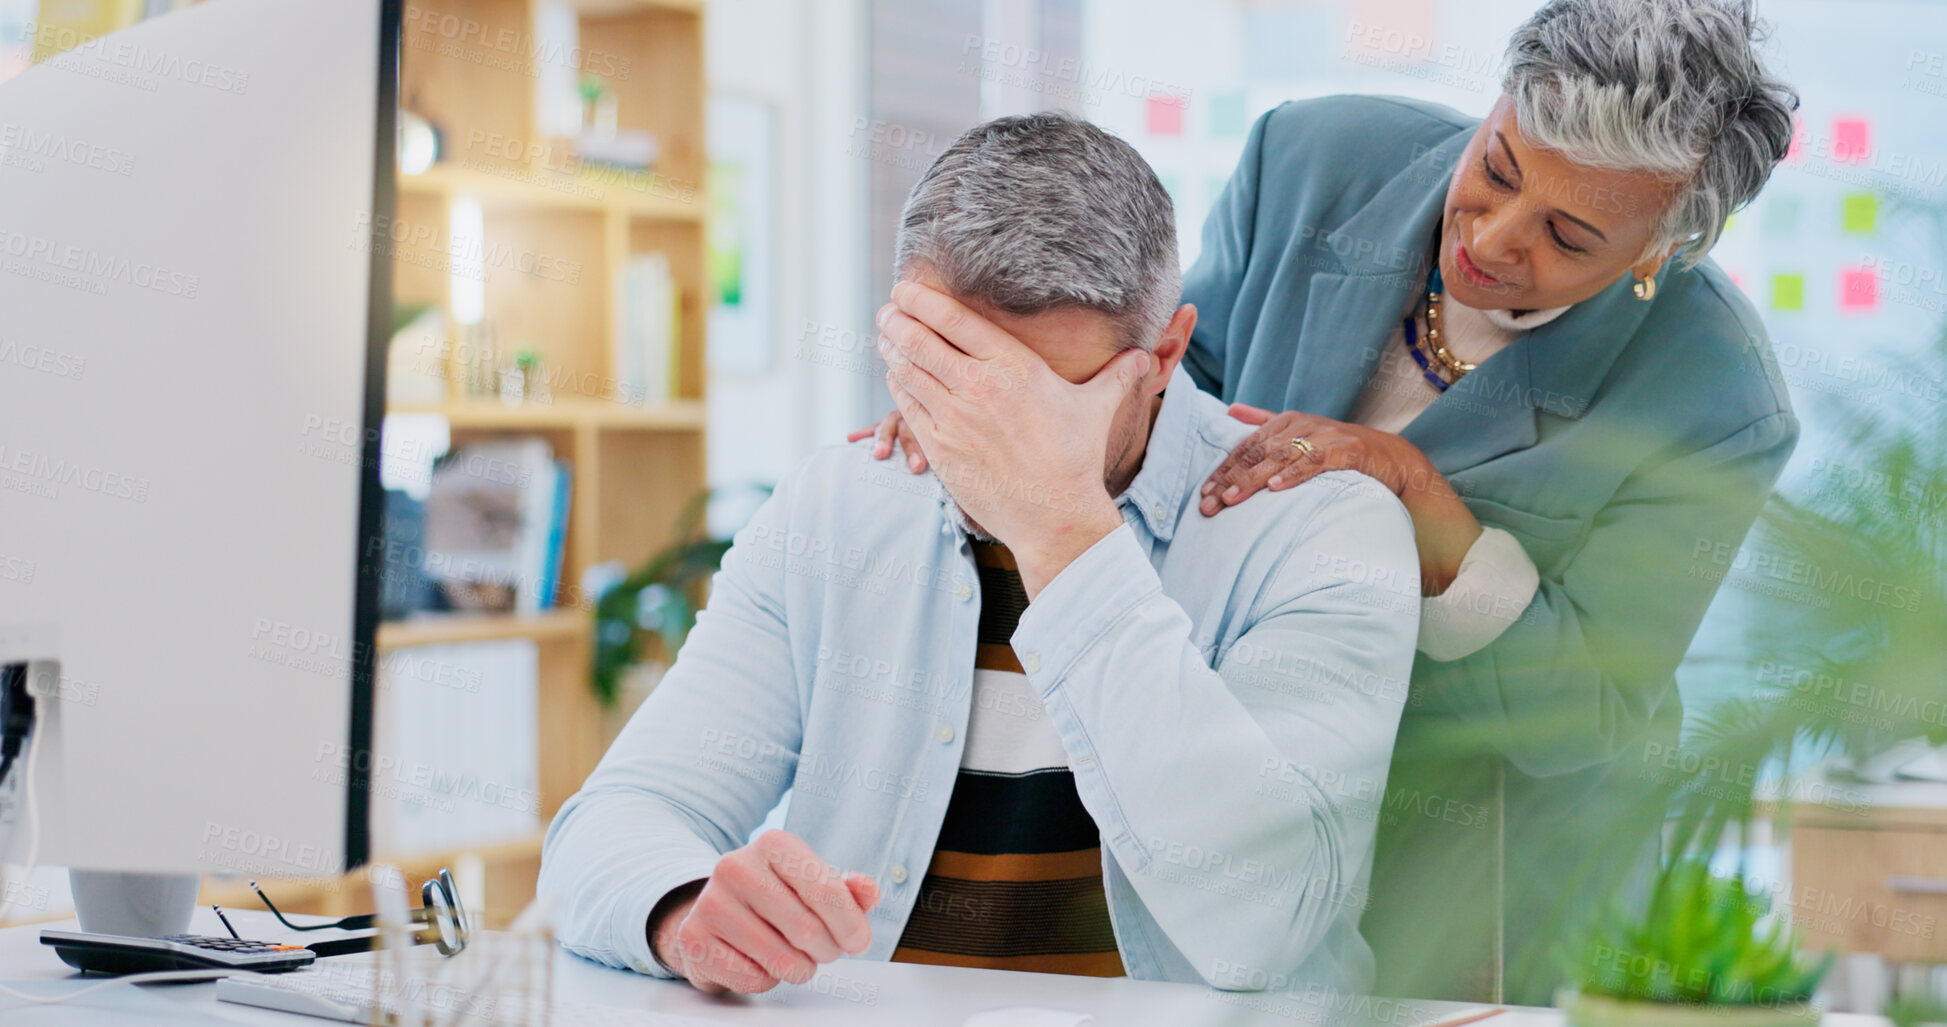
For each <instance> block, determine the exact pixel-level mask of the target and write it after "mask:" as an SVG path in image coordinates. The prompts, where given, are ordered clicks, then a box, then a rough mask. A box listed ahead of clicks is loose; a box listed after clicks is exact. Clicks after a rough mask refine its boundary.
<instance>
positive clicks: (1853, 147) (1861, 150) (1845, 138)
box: [1832, 118, 1871, 164]
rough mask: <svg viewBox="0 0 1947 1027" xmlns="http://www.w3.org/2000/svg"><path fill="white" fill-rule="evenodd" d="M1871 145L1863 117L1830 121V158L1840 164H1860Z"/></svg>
mask: <svg viewBox="0 0 1947 1027" xmlns="http://www.w3.org/2000/svg"><path fill="white" fill-rule="evenodd" d="M1870 145H1871V131H1870V129H1868V128H1867V125H1866V119H1865V118H1840V119H1838V120H1837V121H1834V122H1833V123H1832V159H1833V160H1836V161H1838V162H1839V163H1841V164H1862V163H1864V162H1865V160H1866V153H1867V149H1868V148H1869V146H1870Z"/></svg>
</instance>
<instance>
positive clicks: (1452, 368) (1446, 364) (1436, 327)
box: [1406, 288, 1480, 385]
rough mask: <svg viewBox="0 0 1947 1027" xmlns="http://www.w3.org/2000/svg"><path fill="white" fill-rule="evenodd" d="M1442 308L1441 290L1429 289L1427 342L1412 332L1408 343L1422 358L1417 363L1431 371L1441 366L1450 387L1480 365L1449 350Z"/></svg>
mask: <svg viewBox="0 0 1947 1027" xmlns="http://www.w3.org/2000/svg"><path fill="white" fill-rule="evenodd" d="M1441 306H1442V297H1441V295H1440V290H1438V289H1433V288H1429V289H1427V293H1426V341H1425V342H1424V343H1422V342H1421V341H1420V340H1419V339H1417V338H1414V336H1413V333H1412V332H1408V333H1406V341H1407V344H1408V345H1409V346H1410V347H1411V348H1412V349H1413V350H1414V355H1415V356H1417V357H1420V360H1419V361H1417V362H1418V363H1419V364H1421V365H1422V366H1423V367H1427V368H1429V369H1430V367H1431V365H1434V364H1437V365H1439V368H1440V377H1441V378H1442V379H1443V380H1445V381H1446V383H1447V384H1448V385H1452V384H1453V383H1454V382H1457V381H1459V380H1460V379H1461V378H1462V377H1464V376H1465V375H1466V374H1467V372H1469V371H1472V370H1473V369H1474V368H1476V367H1479V366H1480V365H1479V364H1475V363H1471V362H1469V361H1466V360H1462V359H1460V358H1459V357H1457V356H1454V354H1453V351H1451V350H1449V349H1447V345H1446V343H1445V341H1443V339H1442V332H1441V326H1440V309H1441Z"/></svg>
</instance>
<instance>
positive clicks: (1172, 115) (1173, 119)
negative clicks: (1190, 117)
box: [1149, 96, 1183, 136]
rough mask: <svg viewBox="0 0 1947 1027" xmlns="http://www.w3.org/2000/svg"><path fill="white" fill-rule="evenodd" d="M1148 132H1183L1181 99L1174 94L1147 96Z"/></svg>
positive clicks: (1165, 133) (1162, 133)
mask: <svg viewBox="0 0 1947 1027" xmlns="http://www.w3.org/2000/svg"><path fill="white" fill-rule="evenodd" d="M1149 134H1150V135H1153V136H1180V135H1182V134H1183V100H1182V99H1181V98H1179V97H1175V96H1152V97H1150V98H1149Z"/></svg>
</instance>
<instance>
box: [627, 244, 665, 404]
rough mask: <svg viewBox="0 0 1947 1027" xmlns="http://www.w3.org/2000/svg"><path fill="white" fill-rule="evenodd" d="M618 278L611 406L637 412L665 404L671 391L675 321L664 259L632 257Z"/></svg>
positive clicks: (660, 256) (657, 255)
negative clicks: (634, 409)
mask: <svg viewBox="0 0 1947 1027" xmlns="http://www.w3.org/2000/svg"><path fill="white" fill-rule="evenodd" d="M620 275H621V281H620V282H619V283H618V286H617V288H616V290H615V302H616V316H615V328H614V332H613V335H612V337H611V346H612V352H611V354H610V359H611V360H612V362H613V364H614V368H615V399H616V402H618V403H622V404H624V405H627V406H637V407H641V406H654V405H656V404H659V403H667V402H668V401H669V400H670V398H671V396H672V394H673V391H674V390H673V384H674V382H675V360H676V338H677V329H678V317H679V313H678V304H677V289H676V280H675V278H674V277H673V276H672V275H671V274H670V270H669V257H668V255H666V254H662V253H641V254H637V255H635V256H633V257H630V258H629V260H628V262H627V263H625V264H624V265H623V267H622V269H621V271H620Z"/></svg>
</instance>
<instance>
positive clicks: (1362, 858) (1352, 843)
mask: <svg viewBox="0 0 1947 1027" xmlns="http://www.w3.org/2000/svg"><path fill="white" fill-rule="evenodd" d="M1250 430H1251V429H1250V428H1248V427H1246V426H1245V425H1243V424H1241V423H1239V422H1237V421H1235V420H1232V419H1231V418H1230V417H1228V416H1226V413H1225V407H1224V405H1223V403H1221V402H1219V401H1218V400H1216V399H1215V398H1213V397H1211V396H1209V395H1208V394H1206V393H1204V392H1201V391H1199V390H1198V389H1197V387H1196V385H1195V384H1194V383H1193V382H1192V381H1191V380H1190V377H1189V375H1188V373H1187V372H1185V371H1183V370H1181V369H1178V370H1177V372H1176V374H1175V377H1174V378H1172V379H1171V381H1170V384H1169V386H1168V387H1167V388H1166V389H1165V391H1164V395H1163V402H1162V405H1161V409H1160V410H1159V412H1158V414H1157V417H1156V420H1155V425H1154V427H1153V429H1152V432H1151V435H1150V439H1149V445H1148V449H1147V451H1146V454H1145V457H1144V460H1143V465H1142V469H1141V471H1140V472H1139V473H1138V474H1137V475H1136V478H1135V480H1134V481H1133V482H1132V483H1131V484H1130V486H1129V488H1128V489H1127V490H1126V491H1125V492H1124V493H1123V494H1122V495H1121V496H1120V497H1118V499H1117V502H1118V504H1119V506H1120V507H1121V510H1122V515H1123V521H1124V524H1123V526H1122V527H1120V528H1117V529H1116V530H1115V531H1113V532H1111V533H1110V534H1109V535H1107V536H1106V537H1104V538H1103V539H1101V540H1100V541H1099V542H1097V543H1096V544H1095V545H1094V546H1093V547H1091V548H1090V549H1088V550H1087V551H1086V552H1085V553H1083V554H1082V555H1081V556H1080V557H1079V558H1078V559H1076V560H1075V562H1074V563H1072V564H1070V565H1069V566H1068V567H1067V568H1066V569H1065V570H1063V571H1062V572H1061V574H1060V575H1058V576H1057V577H1056V578H1055V579H1054V581H1052V582H1051V583H1049V585H1048V586H1047V588H1046V589H1045V590H1043V591H1042V592H1041V594H1040V595H1039V596H1037V597H1036V598H1035V600H1034V602H1033V603H1032V604H1030V605H1029V607H1028V608H1027V610H1026V611H1025V612H1024V613H1023V614H1022V616H1021V619H1020V624H1019V627H1018V629H1017V630H1016V631H1015V633H1014V636H1013V639H1012V643H1013V648H1014V650H1015V652H1016V653H1017V654H1018V655H1019V657H1020V659H1021V666H1022V667H1023V668H1024V669H1025V670H1026V673H1027V676H1028V678H1029V680H1030V682H1031V683H1032V684H1033V686H1034V688H1035V690H1036V692H1037V693H1038V694H1039V696H1040V698H1041V702H1042V704H1043V706H1044V707H1045V710H1046V713H1047V716H1048V717H1049V718H1050V720H1051V722H1052V723H1053V725H1054V727H1055V728H1056V730H1057V731H1058V732H1059V734H1060V736H1061V739H1062V744H1063V746H1064V747H1065V748H1066V749H1067V751H1068V755H1069V760H1070V766H1071V767H1072V768H1073V770H1074V774H1075V785H1076V789H1077V790H1078V791H1079V792H1080V795H1081V800H1082V803H1083V805H1084V806H1085V807H1086V808H1087V809H1088V811H1089V814H1090V815H1091V816H1092V817H1093V818H1094V820H1095V823H1096V825H1097V827H1098V829H1099V830H1100V832H1101V838H1102V857H1103V858H1102V870H1103V877H1104V885H1105V887H1106V889H1107V892H1108V902H1109V912H1110V917H1111V919H1112V921H1113V924H1114V928H1115V938H1116V946H1117V948H1118V949H1119V950H1120V951H1121V954H1122V961H1123V965H1124V966H1125V967H1126V968H1127V970H1128V972H1129V974H1130V976H1132V977H1137V978H1144V979H1150V980H1174V981H1205V982H1208V983H1209V984H1211V985H1213V986H1216V987H1220V988H1226V989H1238V990H1245V989H1261V988H1267V987H1270V988H1288V987H1297V988H1313V987H1316V988H1328V989H1336V990H1340V991H1347V992H1359V991H1364V990H1365V989H1366V988H1367V987H1369V985H1370V982H1371V979H1372V972H1373V966H1372V956H1371V952H1370V950H1369V949H1368V948H1367V946H1366V943H1365V941H1364V940H1363V939H1362V938H1361V937H1360V935H1359V931H1358V921H1359V914H1360V911H1361V910H1362V909H1363V908H1364V906H1365V898H1366V880H1367V875H1368V873H1369V869H1370V866H1371V861H1372V844H1373V835H1374V832H1375V829H1376V826H1377V825H1376V818H1377V817H1378V816H1380V815H1381V813H1382V811H1383V810H1382V807H1383V795H1384V789H1385V776H1386V768H1387V763H1388V759H1389V757H1390V755H1391V752H1392V746H1393V735H1394V732H1395V730H1396V728H1397V725H1398V722H1399V717H1400V711H1401V708H1402V706H1403V705H1404V703H1405V700H1406V682H1407V680H1408V677H1409V674H1410V672H1411V669H1412V663H1413V651H1414V642H1415V633H1416V631H1417V629H1418V624H1419V563H1418V558H1417V556H1416V555H1415V550H1414V542H1413V529H1412V524H1411V522H1410V520H1409V519H1408V517H1407V514H1406V511H1405V508H1404V507H1402V506H1401V505H1400V502H1399V500H1398V498H1397V497H1395V496H1394V495H1393V494H1392V493H1391V492H1390V491H1388V490H1387V489H1386V488H1385V487H1384V486H1383V485H1381V484H1379V483H1378V482H1376V481H1373V480H1372V479H1370V478H1367V477H1364V476H1362V475H1358V474H1354V473H1351V472H1344V471H1337V472H1331V473H1327V474H1322V475H1320V476H1318V477H1317V478H1314V479H1312V480H1311V481H1309V482H1307V483H1305V484H1303V485H1300V486H1298V487H1295V488H1292V489H1289V490H1286V491H1282V492H1265V493H1261V494H1259V495H1258V496H1256V497H1254V498H1252V499H1250V500H1249V501H1247V502H1245V503H1243V504H1241V505H1239V506H1237V507H1235V508H1232V509H1230V510H1227V511H1225V512H1224V513H1222V514H1221V515H1220V516H1218V517H1215V518H1206V517H1204V516H1203V515H1202V514H1200V513H1198V512H1197V509H1196V505H1197V499H1198V496H1197V487H1198V485H1199V484H1200V483H1201V482H1202V481H1203V480H1204V478H1205V476H1206V475H1207V474H1208V473H1209V472H1210V471H1211V470H1212V469H1213V468H1214V467H1215V466H1216V465H1217V463H1218V462H1219V461H1221V460H1222V459H1223V457H1224V455H1225V454H1226V453H1228V452H1229V451H1230V450H1231V448H1232V447H1233V446H1234V445H1235V444H1236V443H1237V442H1238V441H1240V440H1241V439H1242V438H1243V437H1244V436H1245V435H1247V434H1248V433H1249V432H1250ZM969 538H970V536H969V531H968V527H967V523H966V521H965V520H964V518H963V517H962V516H961V515H960V513H959V510H958V507H957V506H955V504H953V502H952V501H951V500H950V499H949V498H948V497H947V495H946V493H945V490H944V489H943V488H942V487H941V486H940V484H939V483H938V481H937V480H936V479H935V478H934V477H933V476H932V475H931V473H930V472H929V473H928V474H924V475H918V476H915V475H912V474H909V473H908V472H907V471H906V469H905V467H904V466H903V465H901V464H899V463H897V462H896V461H895V462H890V463H881V462H878V461H875V460H873V459H872V458H871V455H870V442H869V441H867V442H861V443H858V444H855V445H852V446H836V447H832V448H829V449H825V450H823V451H821V452H819V453H817V454H815V455H813V456H812V457H811V458H810V459H809V460H807V461H805V463H804V464H802V465H800V466H799V467H798V468H797V469H795V470H794V471H793V472H792V473H791V474H790V475H788V476H787V478H786V479H785V480H784V481H783V482H782V483H780V484H779V486H778V488H777V491H776V493H775V494H774V495H773V496H772V497H771V498H770V500H769V501H768V502H766V503H765V504H764V506H763V507H762V509H760V510H759V511H758V513H757V514H756V516H755V517H754V518H753V519H752V520H751V522H750V523H749V524H748V525H746V526H745V527H744V529H743V530H742V531H740V532H738V533H737V537H736V540H735V545H734V547H733V548H732V549H731V551H730V553H729V554H728V555H727V556H726V557H725V559H724V563H723V568H722V570H721V571H720V572H719V573H718V574H717V576H716V577H715V579H714V581H713V584H712V589H711V594H710V602H709V606H708V608H707V609H706V610H704V611H703V612H702V613H701V614H700V615H699V616H698V618H697V624H696V628H695V629H694V630H693V631H692V632H691V633H690V636H689V640H688V641H687V642H686V643H685V644H684V646H683V649H682V652H681V653H680V654H679V655H678V657H677V659H676V662H675V664H674V665H673V666H672V667H671V668H670V670H669V672H668V674H667V675H666V676H665V677H664V678H663V680H662V683H661V684H660V685H659V686H658V687H657V688H656V690H655V691H654V692H653V693H652V694H651V695H650V696H649V698H648V699H647V700H646V701H645V702H644V703H643V705H642V707H641V709H640V710H639V711H638V712H637V713H636V714H635V716H634V717H633V718H632V719H631V720H630V721H629V724H628V726H627V727H626V728H625V729H624V730H623V732H622V734H621V736H620V737H619V738H617V739H616V742H615V744H614V746H613V747H611V748H610V749H609V751H608V754H607V755H606V756H604V757H603V759H602V762H601V765H600V766H599V767H597V768H596V770H595V771H594V773H593V774H591V775H589V778H588V781H587V783H586V784H585V785H584V786H583V787H582V790H581V791H580V792H578V793H576V794H575V795H574V796H573V797H571V798H570V799H569V800H568V801H567V803H566V804H565V805H563V806H562V807H561V811H560V813H559V814H558V815H557V816H556V817H555V820H554V823H553V825H552V826H551V827H550V828H549V830H548V835H547V842H546V847H545V850H544V852H543V856H542V866H541V890H542V892H543V893H544V894H546V895H547V896H549V897H550V898H551V900H552V901H553V902H554V904H555V910H556V921H557V924H556V928H557V931H558V934H559V936H560V939H561V941H562V943H563V944H565V945H566V946H567V947H568V948H569V949H570V950H572V951H574V952H576V953H578V954H580V955H582V956H585V957H587V958H591V959H595V960H599V961H601V962H603V963H607V964H610V965H612V966H617V967H629V968H633V969H635V970H639V971H641V972H643V973H647V974H654V975H657V976H668V973H667V971H665V970H664V969H663V968H662V967H661V966H660V965H659V964H658V963H657V961H656V960H655V958H654V956H652V955H651V953H650V949H649V943H648V938H647V932H646V926H647V921H648V917H649V913H650V910H651V909H652V908H653V907H654V906H655V905H656V902H657V900H659V899H661V898H662V897H663V896H664V895H665V894H667V893H668V892H669V891H670V890H671V889H674V888H676V887H677V886H679V885H682V884H684V883H685V882H688V881H693V880H697V879H699V878H703V877H708V876H709V874H710V871H711V869H712V867H713V866H714V865H715V864H716V861H717V859H718V857H719V856H720V855H721V854H722V853H725V852H728V851H730V850H731V849H734V848H737V847H739V846H741V845H743V844H745V842H746V841H747V840H748V839H749V837H750V835H751V834H752V832H753V831H754V830H755V829H756V828H757V827H758V826H759V825H760V824H761V823H763V821H764V820H765V817H766V815H767V814H769V813H770V812H771V811H772V810H773V808H774V807H777V806H778V804H779V802H780V801H781V800H782V799H784V797H785V795H786V792H787V790H788V791H789V792H790V793H791V797H790V802H789V805H788V808H787V812H786V814H785V816H784V828H785V830H788V831H790V832H792V833H793V834H796V835H798V836H800V837H802V838H803V839H804V840H805V841H806V842H808V843H809V844H810V846H811V848H812V849H813V850H814V851H815V852H816V853H817V854H818V855H819V857H821V858H822V859H823V860H825V861H826V862H828V863H830V864H832V865H833V866H834V867H836V868H837V869H839V870H856V871H860V872H862V873H866V874H870V875H872V876H874V877H876V878H877V879H878V881H879V884H880V886H881V887H882V888H883V889H884V898H883V899H882V900H881V902H880V904H879V905H878V907H877V908H876V909H874V910H873V911H872V913H871V924H872V931H873V936H872V945H871V948H870V949H869V950H868V951H867V952H866V953H865V954H864V955H863V956H862V957H860V958H865V959H886V958H888V957H889V956H890V955H891V954H892V951H893V949H894V947H895V946H896V945H897V944H898V941H899V936H900V933H901V932H902V931H903V930H904V928H905V924H906V919H907V915H908V913H909V912H910V911H911V909H912V903H913V900H914V897H915V895H916V894H917V892H918V889H919V885H920V880H921V878H922V877H923V876H924V875H925V872H926V868H927V865H928V863H929V861H930V860H931V858H932V855H933V845H934V842H935V839H936V838H937V836H938V834H939V829H940V823H941V820H942V818H943V816H944V814H945V812H946V807H947V799H948V797H949V795H950V794H951V792H952V788H953V783H954V779H955V776H956V774H957V772H958V768H959V765H960V753H961V746H962V744H963V742H964V738H965V735H966V728H967V718H968V713H969V708H970V706H971V704H972V703H971V697H972V694H973V688H972V686H973V673H974V647H975V645H976V628H977V625H978V621H979V612H980V582H979V578H978V576H977V575H976V573H975V570H974V563H973V555H972V550H971V546H970V542H969ZM1213 668H1214V669H1213Z"/></svg>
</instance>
